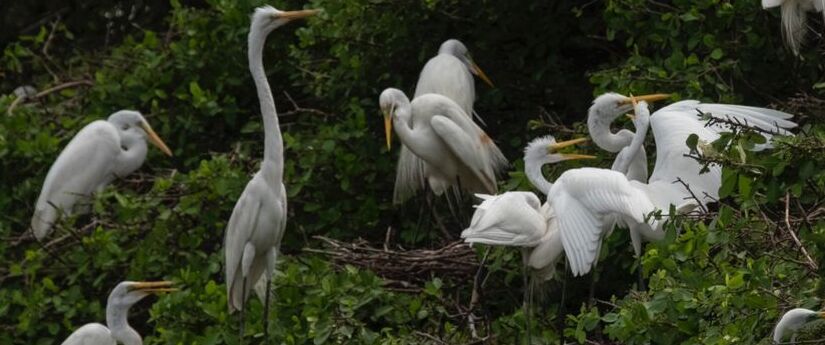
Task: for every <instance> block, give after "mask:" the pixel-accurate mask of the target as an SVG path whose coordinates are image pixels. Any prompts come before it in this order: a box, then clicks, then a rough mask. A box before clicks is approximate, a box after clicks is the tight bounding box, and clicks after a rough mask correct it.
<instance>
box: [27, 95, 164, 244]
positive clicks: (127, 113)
mask: <svg viewBox="0 0 825 345" xmlns="http://www.w3.org/2000/svg"><path fill="white" fill-rule="evenodd" d="M147 139H148V140H149V141H150V142H151V143H152V144H154V145H155V146H157V147H158V148H160V150H161V151H163V152H164V153H166V154H167V155H169V156H171V155H172V151H170V150H169V148H168V147H167V146H166V144H164V143H163V140H161V139H160V137H158V135H157V134H156V133H155V131H154V130H152V127H151V126H149V123H148V122H146V119H144V118H143V115H141V114H140V113H139V112H137V111H133V110H121V111H118V112H116V113H114V114H112V115H111V116H109V118H108V119H107V120H106V121H103V120H97V121H94V122H92V123H90V124H88V125H86V126H85V127H83V129H81V130H80V132H78V133H77V135H75V136H74V138H72V140H71V141H70V142H69V144H68V145H66V148H64V149H63V151H62V152H60V155H59V156H58V157H57V160H55V161H54V164H52V166H51V168H49V173H48V174H46V180H45V182H43V189H41V191H40V197H38V198H37V204H35V209H34V215H33V216H32V221H31V228H32V230H33V232H34V236H35V237H36V238H37V240H38V241H42V240H43V239H44V238H46V236H48V235H49V234H50V233H51V231H52V227H53V226H54V223H55V222H57V220H58V219H59V218H60V216H61V214H73V213H83V212H85V211H87V210H88V208H89V201H90V200H89V199H90V197H91V196H92V194H93V193H95V192H99V191H100V190H102V189H103V188H104V187H106V185H108V184H109V183H111V182H112V181H113V180H114V179H115V178H118V177H124V176H126V175H129V174H131V173H132V172H134V171H135V170H137V169H138V168H140V166H141V165H143V161H145V160H146V151H147V147H146V140H147Z"/></svg>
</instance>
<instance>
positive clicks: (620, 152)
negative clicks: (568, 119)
mask: <svg viewBox="0 0 825 345" xmlns="http://www.w3.org/2000/svg"><path fill="white" fill-rule="evenodd" d="M668 97H670V95H665V94H656V95H647V96H641V97H637V98H635V99H636V100H638V101H646V102H653V101H658V100H662V99H666V98H668ZM631 110H633V104H631V99H630V98H629V97H625V96H622V95H619V94H615V93H606V94H603V95H601V96H599V97H597V98H596V99H594V100H593V105H592V106H591V107H590V109H589V110H588V113H587V129H588V131H589V132H590V137H591V138H592V139H593V142H594V143H596V146H598V147H600V148H601V149H603V150H605V151H608V152H614V153H617V155H616V159H615V160H614V161H613V167H612V169H613V170H617V171H622V172H623V173H624V174H625V175H627V177H628V178H629V179H631V180H634V181H639V182H647V178H648V169H647V153H646V152H645V149H644V146H642V147H641V148H640V149H639V150H638V151H634V152H637V153H635V154H634V153H631V151H630V150H629V149H627V146H628V145H630V143H631V142H632V141H633V139H634V138H635V137H636V133H634V132H633V131H630V130H627V129H621V130H619V131H618V132H616V133H613V132H611V130H610V124H611V123H613V121H615V120H616V118H618V117H619V116H621V115H622V114H624V113H627V112H629V111H631ZM645 130H647V129H646V128H645ZM639 131H640V129H639V128H638V127H637V128H636V132H639ZM639 134H641V135H643V136H642V137H641V139H642V141H644V138H645V137H644V135H645V133H644V131H642V133H639ZM620 167H621V168H620Z"/></svg>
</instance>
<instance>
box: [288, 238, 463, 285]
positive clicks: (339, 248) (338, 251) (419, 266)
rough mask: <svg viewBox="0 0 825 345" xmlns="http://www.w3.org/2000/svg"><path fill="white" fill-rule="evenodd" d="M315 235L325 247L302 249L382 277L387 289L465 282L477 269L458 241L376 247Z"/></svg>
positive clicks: (339, 264)
mask: <svg viewBox="0 0 825 345" xmlns="http://www.w3.org/2000/svg"><path fill="white" fill-rule="evenodd" d="M314 238H316V239H318V240H321V241H323V242H324V243H325V248H324V249H317V248H304V251H306V252H310V253H317V254H322V255H326V256H328V257H329V258H330V259H332V262H333V264H335V265H336V266H337V267H342V266H344V265H353V266H356V267H361V268H366V269H369V270H371V271H373V272H375V274H377V275H378V276H380V277H382V278H383V279H384V280H385V284H386V286H387V287H388V288H389V289H392V290H398V291H417V290H419V289H420V288H421V287H422V286H424V284H425V283H426V282H428V281H430V280H431V279H432V277H441V278H442V279H456V280H462V281H467V280H470V279H472V278H473V276H474V275H475V274H476V270H477V269H478V262H477V260H476V254H475V252H474V251H473V250H472V249H471V248H470V246H469V245H467V244H466V243H463V242H460V241H457V242H452V243H450V244H447V245H446V246H444V247H442V248H436V249H411V250H404V249H401V248H396V249H390V248H376V247H372V246H371V245H370V244H369V243H367V241H365V240H363V239H358V240H356V241H355V242H352V243H348V242H341V241H338V240H334V239H331V238H327V237H323V236H315V237H314Z"/></svg>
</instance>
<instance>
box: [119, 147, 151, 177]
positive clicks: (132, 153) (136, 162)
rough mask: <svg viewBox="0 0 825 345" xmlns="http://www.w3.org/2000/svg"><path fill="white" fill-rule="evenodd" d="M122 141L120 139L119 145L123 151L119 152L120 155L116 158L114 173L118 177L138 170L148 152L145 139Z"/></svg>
mask: <svg viewBox="0 0 825 345" xmlns="http://www.w3.org/2000/svg"><path fill="white" fill-rule="evenodd" d="M123 139H124V138H121V140H122V141H121V145H122V146H123V148H124V149H122V150H120V154H119V155H118V156H117V165H116V166H115V171H114V173H115V175H117V176H118V177H124V176H126V175H129V174H131V173H133V172H134V171H135V170H137V169H140V166H141V165H143V162H144V161H146V153H147V151H148V150H149V149H148V147H147V146H146V139H143V138H141V139H133V140H123Z"/></svg>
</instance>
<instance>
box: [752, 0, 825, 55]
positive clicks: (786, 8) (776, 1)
mask: <svg viewBox="0 0 825 345" xmlns="http://www.w3.org/2000/svg"><path fill="white" fill-rule="evenodd" d="M773 7H780V8H781V13H782V36H784V37H785V41H786V43H787V44H788V46H790V47H791V50H792V51H793V53H794V55H796V54H799V45H800V44H801V43H802V41H803V40H804V38H805V31H806V30H807V29H808V27H807V25H805V22H806V21H807V19H808V18H807V17H808V13H807V12H820V13H822V12H823V11H822V9H823V8H825V2H823V1H822V0H762V8H764V9H769V8H773Z"/></svg>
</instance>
